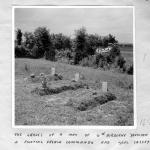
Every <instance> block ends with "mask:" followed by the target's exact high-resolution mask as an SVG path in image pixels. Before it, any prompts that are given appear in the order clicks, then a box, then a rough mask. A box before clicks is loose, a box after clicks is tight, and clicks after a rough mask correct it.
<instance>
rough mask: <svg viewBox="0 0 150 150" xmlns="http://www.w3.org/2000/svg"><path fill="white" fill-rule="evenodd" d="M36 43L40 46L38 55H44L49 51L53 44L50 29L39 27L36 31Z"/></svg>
mask: <svg viewBox="0 0 150 150" xmlns="http://www.w3.org/2000/svg"><path fill="white" fill-rule="evenodd" d="M34 36H35V45H36V46H37V47H38V52H39V54H38V56H39V57H43V56H44V52H45V51H49V50H50V47H51V45H52V43H51V39H50V34H49V30H48V29H47V28H46V27H38V28H37V29H36V30H35V31H34Z"/></svg>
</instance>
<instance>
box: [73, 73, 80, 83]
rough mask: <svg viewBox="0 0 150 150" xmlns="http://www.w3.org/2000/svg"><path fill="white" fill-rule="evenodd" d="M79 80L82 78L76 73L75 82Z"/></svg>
mask: <svg viewBox="0 0 150 150" xmlns="http://www.w3.org/2000/svg"><path fill="white" fill-rule="evenodd" d="M79 78H80V75H79V73H76V74H75V79H74V80H75V81H76V82H77V81H79Z"/></svg>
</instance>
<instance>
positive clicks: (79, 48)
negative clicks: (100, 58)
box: [74, 27, 87, 64]
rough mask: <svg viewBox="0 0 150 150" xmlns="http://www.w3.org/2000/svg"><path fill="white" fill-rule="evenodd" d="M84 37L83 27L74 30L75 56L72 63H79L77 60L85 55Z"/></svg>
mask: <svg viewBox="0 0 150 150" xmlns="http://www.w3.org/2000/svg"><path fill="white" fill-rule="evenodd" d="M86 38H87V32H86V29H85V28H84V27H82V28H80V29H78V30H76V31H75V41H74V44H75V57H74V64H79V62H80V61H81V60H82V59H83V58H84V57H86V56H87V53H86Z"/></svg>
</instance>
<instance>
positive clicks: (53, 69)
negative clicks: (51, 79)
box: [51, 67, 55, 76]
mask: <svg viewBox="0 0 150 150" xmlns="http://www.w3.org/2000/svg"><path fill="white" fill-rule="evenodd" d="M51 75H52V76H54V75H55V68H54V67H52V68H51Z"/></svg>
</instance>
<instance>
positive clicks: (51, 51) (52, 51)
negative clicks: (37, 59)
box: [44, 50, 56, 61]
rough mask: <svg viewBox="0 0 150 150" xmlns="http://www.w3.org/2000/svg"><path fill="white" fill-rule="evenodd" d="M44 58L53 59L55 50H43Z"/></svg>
mask: <svg viewBox="0 0 150 150" xmlns="http://www.w3.org/2000/svg"><path fill="white" fill-rule="evenodd" d="M44 55H45V59H47V60H51V61H55V55H56V53H55V51H54V50H50V51H45V54H44Z"/></svg>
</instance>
